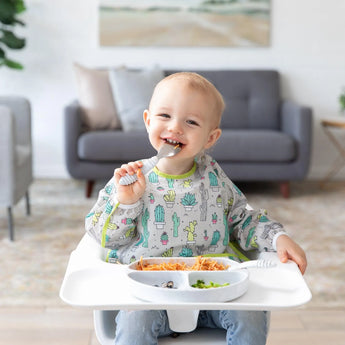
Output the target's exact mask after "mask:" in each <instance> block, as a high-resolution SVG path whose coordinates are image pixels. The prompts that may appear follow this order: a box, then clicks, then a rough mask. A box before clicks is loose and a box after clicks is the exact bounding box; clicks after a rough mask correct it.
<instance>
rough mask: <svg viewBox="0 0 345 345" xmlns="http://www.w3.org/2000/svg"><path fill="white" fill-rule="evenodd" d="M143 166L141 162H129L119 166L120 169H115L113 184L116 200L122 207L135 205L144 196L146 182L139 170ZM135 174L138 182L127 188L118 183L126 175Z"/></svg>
mask: <svg viewBox="0 0 345 345" xmlns="http://www.w3.org/2000/svg"><path fill="white" fill-rule="evenodd" d="M142 166H143V163H142V162H141V161H137V162H130V163H128V164H123V165H121V168H118V169H115V171H114V176H115V184H116V190H117V193H116V196H117V200H118V201H119V202H120V203H121V204H124V205H131V204H134V203H136V202H137V201H138V200H139V199H140V198H141V197H142V195H143V194H144V191H145V188H146V181H145V177H144V175H143V174H142V173H141V170H140V168H141V167H142ZM135 173H136V174H137V176H138V180H137V181H136V182H134V183H132V184H130V185H128V186H123V185H121V184H120V183H119V181H120V178H121V177H123V176H125V175H126V174H129V175H134V174H135Z"/></svg>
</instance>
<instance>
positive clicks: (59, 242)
mask: <svg viewBox="0 0 345 345" xmlns="http://www.w3.org/2000/svg"><path fill="white" fill-rule="evenodd" d="M104 182H105V181H104ZM104 182H99V183H98V184H96V186H95V191H94V194H93V196H92V197H91V198H90V199H87V198H85V191H84V188H85V186H84V184H83V183H82V182H78V181H75V180H51V179H39V180H36V181H35V182H34V184H33V185H32V187H31V189H30V195H31V210H32V214H31V216H26V214H25V204H24V201H21V202H20V203H19V204H18V205H17V206H16V207H15V208H14V212H13V213H14V218H15V241H14V242H10V241H9V239H8V228H7V215H6V210H4V209H2V210H0V248H1V250H0V253H1V265H0V306H46V307H55V306H59V307H61V306H63V305H64V303H63V302H62V301H61V300H60V298H59V289H60V286H61V283H62V280H63V277H64V273H65V270H66V266H67V263H68V259H69V255H70V253H71V252H72V250H73V249H74V248H75V247H76V246H77V244H78V242H79V241H80V239H81V238H82V236H83V235H84V217H85V215H86V214H87V212H88V211H89V210H90V209H91V207H92V206H93V204H94V203H95V201H96V198H97V191H98V190H99V189H100V188H101V187H102V186H103V184H104ZM239 186H240V188H241V189H242V191H243V192H244V193H245V194H246V196H247V199H248V201H249V203H250V204H251V205H252V206H253V207H254V208H256V207H260V208H266V209H267V210H268V212H269V215H270V216H271V217H272V218H274V219H276V220H279V221H280V222H281V223H283V224H284V225H285V227H286V229H287V230H288V232H289V233H290V235H291V236H292V237H293V238H294V239H295V240H296V241H297V242H298V243H299V244H300V245H301V246H302V247H303V248H304V249H305V251H306V253H307V257H308V269H307V272H306V274H305V280H306V282H307V284H308V286H309V288H310V290H311V291H312V294H313V299H312V301H311V302H309V303H308V304H307V305H306V306H304V307H305V308H327V307H332V308H334V307H341V308H343V307H345V279H344V278H345V255H344V253H345V228H344V224H345V212H344V208H345V183H344V182H332V183H329V184H327V185H325V186H324V187H323V188H321V187H320V185H319V183H317V182H300V183H292V185H291V197H290V198H289V199H284V198H283V197H282V196H281V195H280V193H279V188H278V186H277V184H273V183H272V184H269V183H255V184H254V183H250V184H243V183H242V184H240V185H239Z"/></svg>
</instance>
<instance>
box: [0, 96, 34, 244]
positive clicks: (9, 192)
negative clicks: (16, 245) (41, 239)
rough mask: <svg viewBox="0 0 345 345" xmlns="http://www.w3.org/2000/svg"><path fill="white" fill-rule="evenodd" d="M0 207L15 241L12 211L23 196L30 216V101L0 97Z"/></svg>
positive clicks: (11, 238) (11, 236)
mask: <svg viewBox="0 0 345 345" xmlns="http://www.w3.org/2000/svg"><path fill="white" fill-rule="evenodd" d="M0 123H1V126H0V159H1V164H0V191H1V192H0V206H4V207H7V210H8V227H9V235H10V240H11V241H13V240H14V224H13V217H12V208H13V206H15V205H16V204H17V202H18V201H19V200H20V199H21V198H22V197H23V196H25V197H26V213H27V214H30V201H29V186H30V184H31V183H32V181H33V177H32V142H31V108H30V102H29V101H28V100H27V99H25V98H23V97H18V96H2V97H0Z"/></svg>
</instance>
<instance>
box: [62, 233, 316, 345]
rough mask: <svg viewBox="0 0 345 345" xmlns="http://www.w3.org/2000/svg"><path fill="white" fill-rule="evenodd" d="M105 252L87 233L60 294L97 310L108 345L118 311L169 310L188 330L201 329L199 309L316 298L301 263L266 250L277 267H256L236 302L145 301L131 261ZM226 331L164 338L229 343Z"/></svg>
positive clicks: (205, 344) (175, 344)
mask: <svg viewBox="0 0 345 345" xmlns="http://www.w3.org/2000/svg"><path fill="white" fill-rule="evenodd" d="M104 256H105V255H104V249H103V248H101V247H100V246H99V245H98V244H97V243H96V242H95V241H94V240H93V239H92V238H91V237H90V236H89V235H87V234H86V235H84V237H83V238H82V240H81V241H80V243H79V245H78V247H77V248H76V249H75V250H74V251H73V252H72V253H71V256H70V260H69V263H68V266H67V269H66V273H65V277H64V280H63V283H62V285H61V289H60V297H61V299H62V300H63V301H64V302H66V303H67V304H70V305H72V306H75V307H84V308H85V307H86V308H89V309H92V310H94V327H95V332H96V336H97V339H98V340H99V342H100V343H101V344H102V345H108V344H109V345H110V344H112V345H114V343H115V340H114V338H115V328H116V324H115V317H116V314H117V310H126V309H127V310H148V309H156V310H157V309H166V310H167V312H168V316H169V323H170V326H171V325H174V327H172V326H171V328H172V329H173V330H175V331H177V332H180V333H182V332H189V331H190V330H193V329H194V328H195V324H196V321H197V315H198V310H207V309H208V310H211V309H213V310H222V309H233V310H274V309H284V308H291V307H297V306H300V305H302V304H305V303H307V302H308V301H309V300H310V299H311V293H310V291H309V289H308V287H307V285H306V283H305V281H304V279H303V277H302V275H301V274H300V272H299V270H298V267H297V265H296V264H295V263H293V262H289V263H287V264H282V263H280V262H279V260H278V257H277V255H276V253H261V254H260V258H267V259H269V260H276V261H277V267H275V268H272V269H269V270H262V269H261V270H260V269H251V270H250V275H249V287H248V290H247V292H246V293H245V294H244V295H242V296H241V297H239V298H237V299H235V300H232V301H231V302H221V303H220V302H215V303H212V304H210V303H199V302H193V303H190V302H188V303H185V302H184V303H183V302H178V303H175V302H174V303H172V302H169V301H166V303H162V302H147V301H142V300H139V299H137V298H136V297H134V296H133V295H132V294H131V292H130V291H129V286H128V276H127V274H128V269H127V266H126V265H115V264H109V263H106V262H104V259H102V258H104ZM86 287H87V288H86ZM181 314H182V315H183V316H184V317H183V318H181ZM171 316H172V317H171ZM175 326H177V327H175ZM181 327H182V329H183V330H181ZM225 336H226V332H225V330H220V329H210V328H202V329H197V330H195V331H193V332H191V333H182V334H181V335H180V336H178V337H177V338H172V337H164V338H160V339H159V345H182V344H183V345H185V344H195V345H211V344H212V345H225V342H226V341H225Z"/></svg>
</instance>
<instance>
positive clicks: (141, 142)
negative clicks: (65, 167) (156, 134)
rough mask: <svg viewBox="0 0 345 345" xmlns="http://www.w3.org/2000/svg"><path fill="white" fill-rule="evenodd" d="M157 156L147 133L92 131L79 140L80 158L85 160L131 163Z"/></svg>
mask: <svg viewBox="0 0 345 345" xmlns="http://www.w3.org/2000/svg"><path fill="white" fill-rule="evenodd" d="M156 154H157V152H156V151H155V149H154V148H153V147H152V146H151V144H150V141H149V139H148V136H147V133H146V131H140V132H123V131H121V130H116V131H92V132H86V133H84V134H82V135H81V136H80V137H79V139H78V156H79V158H80V159H83V160H92V161H99V162H100V161H102V162H130V161H134V160H137V159H141V158H150V157H152V156H154V155H156Z"/></svg>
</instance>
